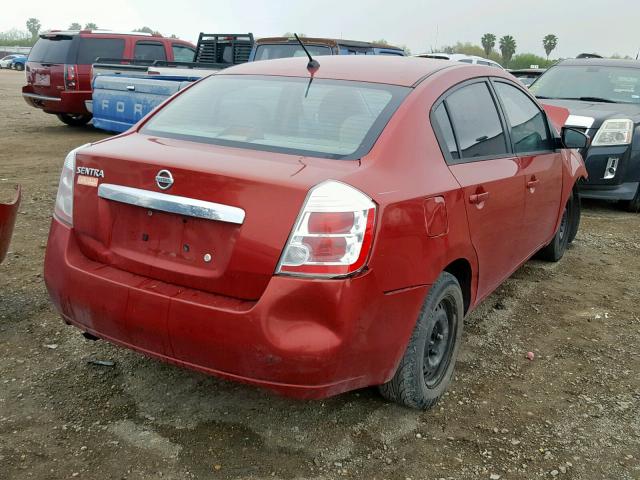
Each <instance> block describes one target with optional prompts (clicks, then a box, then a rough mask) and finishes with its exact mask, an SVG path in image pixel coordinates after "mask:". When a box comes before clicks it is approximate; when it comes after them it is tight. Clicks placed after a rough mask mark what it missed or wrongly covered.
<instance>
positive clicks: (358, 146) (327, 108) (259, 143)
mask: <svg viewBox="0 0 640 480" xmlns="http://www.w3.org/2000/svg"><path fill="white" fill-rule="evenodd" d="M409 91H410V89H409V88H406V87H399V86H395V85H383V84H375V83H364V82H351V81H342V80H324V79H315V80H313V82H311V83H310V82H309V80H308V79H307V78H291V77H277V76H273V77H263V76H249V75H217V76H211V77H209V78H207V79H204V80H202V81H200V82H199V83H198V84H196V85H194V86H193V87H192V88H190V89H189V90H188V91H186V92H184V93H183V94H182V95H180V96H178V97H177V98H176V99H175V100H173V101H172V102H171V103H169V104H167V106H166V107H165V108H163V109H162V110H160V111H159V112H158V113H157V114H156V115H154V116H153V117H152V118H151V119H150V120H149V121H148V122H147V123H146V124H145V126H144V127H143V129H142V130H141V131H142V133H146V134H148V135H157V136H161V137H169V138H179V139H184V140H192V141H196V142H204V143H212V144H216V145H226V146H232V147H240V148H248V149H253V150H266V151H273V152H281V153H292V154H298V155H309V156H317V157H324V158H337V159H356V158H360V157H362V156H363V155H364V154H366V153H367V152H368V151H369V150H370V149H371V147H372V146H373V144H374V143H375V141H376V140H377V138H378V136H379V135H380V133H381V132H382V129H383V128H384V126H385V125H386V124H387V122H388V120H389V119H390V118H391V115H393V113H394V112H395V110H396V109H397V108H398V106H399V105H400V103H401V102H402V100H403V99H404V97H405V96H406V95H407V94H408V93H409Z"/></svg>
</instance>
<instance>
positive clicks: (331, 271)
mask: <svg viewBox="0 0 640 480" xmlns="http://www.w3.org/2000/svg"><path fill="white" fill-rule="evenodd" d="M375 217H376V204H375V203H374V202H373V200H371V198H369V197H368V196H367V195H365V194H364V193H362V192H361V191H359V190H356V189H355V188H353V187H351V186H350V185H347V184H345V183H341V182H337V181H334V180H328V181H326V182H323V183H321V184H319V185H317V186H315V187H314V188H313V189H311V191H310V192H309V195H308V196H307V199H306V201H305V203H304V206H303V207H302V211H301V212H300V215H299V216H298V220H297V221H296V224H295V226H294V227H293V230H292V232H291V235H290V236H289V240H288V242H287V245H286V246H285V248H284V251H283V253H282V258H281V259H280V263H279V265H278V269H277V271H276V273H279V274H288V275H306V276H315V277H340V276H345V275H349V274H352V273H354V272H357V271H358V270H360V269H361V268H362V267H363V266H364V265H365V264H366V262H367V258H368V257H369V252H370V250H371V244H372V241H373V227H374V222H375Z"/></svg>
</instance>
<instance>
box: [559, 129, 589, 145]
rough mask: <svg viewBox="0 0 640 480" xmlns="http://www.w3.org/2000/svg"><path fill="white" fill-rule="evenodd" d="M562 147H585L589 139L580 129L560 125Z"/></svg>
mask: <svg viewBox="0 0 640 480" xmlns="http://www.w3.org/2000/svg"><path fill="white" fill-rule="evenodd" d="M561 138H562V145H563V148H587V147H588V146H589V143H590V142H591V139H590V138H589V136H588V135H585V134H584V133H582V132H581V131H580V130H576V129H575V128H570V127H562V133H561Z"/></svg>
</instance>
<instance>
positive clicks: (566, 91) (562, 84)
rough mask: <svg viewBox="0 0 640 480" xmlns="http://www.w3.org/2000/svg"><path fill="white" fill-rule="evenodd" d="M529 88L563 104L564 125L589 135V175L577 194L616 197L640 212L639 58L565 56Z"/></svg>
mask: <svg viewBox="0 0 640 480" xmlns="http://www.w3.org/2000/svg"><path fill="white" fill-rule="evenodd" d="M530 90H531V92H532V93H533V94H534V95H535V96H536V97H538V98H539V99H540V100H541V101H542V102H543V103H547V104H550V105H557V106H560V107H565V108H567V109H568V110H569V112H570V113H571V115H570V116H569V118H568V119H567V122H566V126H568V127H573V128H578V129H580V130H582V131H583V132H585V133H586V134H587V135H589V137H591V139H592V142H591V145H590V146H589V147H588V148H587V149H584V150H583V151H582V152H581V153H582V155H583V157H584V160H585V164H586V166H587V170H588V172H589V179H588V180H587V181H585V182H584V183H582V184H581V186H580V195H581V196H582V197H584V198H597V199H603V200H619V201H621V202H622V203H623V205H624V206H625V207H626V208H627V209H628V210H630V211H634V212H637V211H640V62H639V61H636V60H608V59H602V58H588V59H575V60H565V61H563V62H560V63H559V64H557V65H555V66H554V67H552V68H550V69H549V70H547V71H546V72H545V73H544V74H543V75H542V76H541V77H539V78H538V80H536V81H535V82H534V83H533V84H532V85H531V87H530Z"/></svg>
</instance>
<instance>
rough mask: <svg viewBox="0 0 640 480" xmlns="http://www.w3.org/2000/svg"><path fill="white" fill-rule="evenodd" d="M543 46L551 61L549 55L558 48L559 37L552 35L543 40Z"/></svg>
mask: <svg viewBox="0 0 640 480" xmlns="http://www.w3.org/2000/svg"><path fill="white" fill-rule="evenodd" d="M542 46H543V47H544V51H545V52H546V54H547V60H549V54H550V53H551V52H553V51H554V50H555V49H556V47H557V46H558V37H556V36H555V35H554V34H552V33H550V34H549V35H547V36H545V37H544V38H543V39H542Z"/></svg>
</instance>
